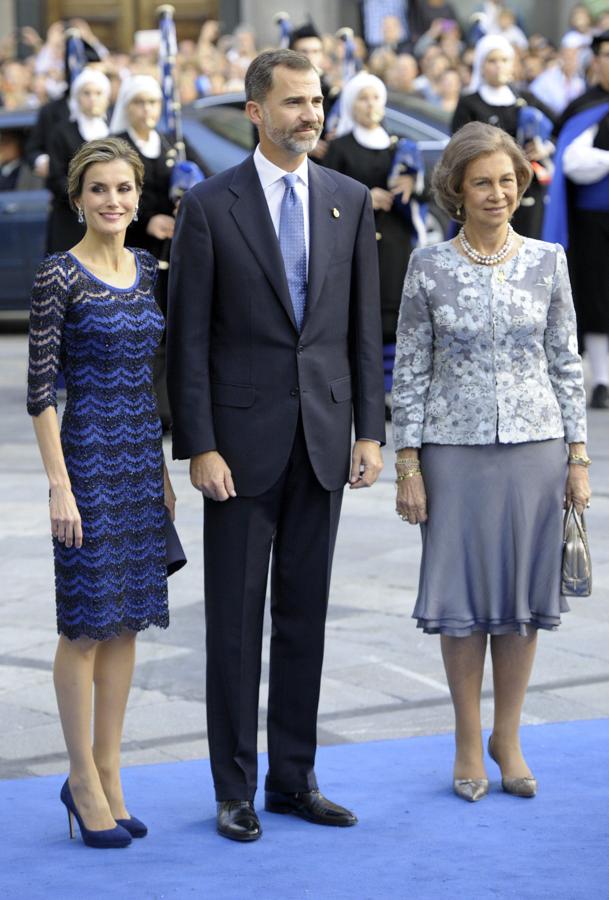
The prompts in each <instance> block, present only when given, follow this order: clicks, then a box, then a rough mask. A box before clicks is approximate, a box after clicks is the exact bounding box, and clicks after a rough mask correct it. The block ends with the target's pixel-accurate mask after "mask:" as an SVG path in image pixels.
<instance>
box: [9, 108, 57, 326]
mask: <svg viewBox="0 0 609 900" xmlns="http://www.w3.org/2000/svg"><path fill="white" fill-rule="evenodd" d="M35 121H36V110H30V109H27V110H14V111H11V112H5V111H2V112H0V132H5V131H22V132H25V133H27V132H28V131H29V130H30V129H31V128H32V126H33V125H34V123H35ZM37 182H38V184H37V185H36V183H37ZM32 185H34V186H36V187H37V189H32ZM49 204H50V194H49V192H48V191H47V190H45V189H44V188H43V187H42V182H41V181H39V180H38V179H35V178H34V176H32V177H30V178H29V179H28V181H27V184H26V185H25V186H24V188H23V189H19V182H18V187H17V189H16V190H13V191H0V317H5V316H6V314H7V313H12V312H14V311H15V310H27V309H28V308H29V301H30V291H31V289H32V282H33V280H34V274H35V272H36V269H37V268H38V264H39V262H40V260H41V259H42V257H43V256H44V251H45V246H46V229H47V218H48V214H49Z"/></svg>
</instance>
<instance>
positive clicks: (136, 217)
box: [131, 206, 139, 222]
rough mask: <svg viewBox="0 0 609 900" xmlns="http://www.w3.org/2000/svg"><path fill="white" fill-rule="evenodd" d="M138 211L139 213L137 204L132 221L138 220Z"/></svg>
mask: <svg viewBox="0 0 609 900" xmlns="http://www.w3.org/2000/svg"><path fill="white" fill-rule="evenodd" d="M137 213H138V207H137V206H136V207H135V212H134V213H133V218H132V219H131V221H132V222H137V220H138V219H139V216H138V214H137Z"/></svg>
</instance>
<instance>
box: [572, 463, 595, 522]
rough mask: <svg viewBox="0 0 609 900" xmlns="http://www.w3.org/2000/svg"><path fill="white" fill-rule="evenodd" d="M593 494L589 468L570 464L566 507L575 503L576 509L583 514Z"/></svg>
mask: <svg viewBox="0 0 609 900" xmlns="http://www.w3.org/2000/svg"><path fill="white" fill-rule="evenodd" d="M591 496H592V491H591V490H590V479H589V477H588V468H587V467H586V466H576V465H570V466H569V472H568V475H567V487H566V489H565V509H568V508H569V506H571V504H573V505H574V507H575V509H576V511H577V512H578V513H580V514H581V513H582V512H583V511H584V509H585V508H586V506H587V505H588V503H589V502H590V497H591Z"/></svg>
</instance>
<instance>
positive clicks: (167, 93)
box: [159, 6, 178, 142]
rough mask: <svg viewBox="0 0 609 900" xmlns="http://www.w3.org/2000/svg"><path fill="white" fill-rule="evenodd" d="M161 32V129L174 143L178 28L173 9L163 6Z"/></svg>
mask: <svg viewBox="0 0 609 900" xmlns="http://www.w3.org/2000/svg"><path fill="white" fill-rule="evenodd" d="M159 12H160V18H159V30H160V32H161V43H160V47H159V66H160V69H161V91H162V92H163V110H162V113H161V121H160V128H161V130H162V131H164V132H165V133H166V134H167V135H168V137H169V138H170V140H171V141H172V142H175V140H176V85H175V77H174V71H175V64H176V56H177V53H178V41H177V37H176V26H175V22H174V20H173V9H172V7H168V6H162V7H160V9H159Z"/></svg>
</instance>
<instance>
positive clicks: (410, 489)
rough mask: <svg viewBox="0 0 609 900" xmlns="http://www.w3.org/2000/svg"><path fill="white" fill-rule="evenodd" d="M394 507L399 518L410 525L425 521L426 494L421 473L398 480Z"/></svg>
mask: <svg viewBox="0 0 609 900" xmlns="http://www.w3.org/2000/svg"><path fill="white" fill-rule="evenodd" d="M395 508H396V511H397V513H398V515H399V516H400V518H401V519H402V520H403V521H404V522H408V523H409V524H410V525H418V524H420V523H421V522H426V521H427V494H426V493H425V484H424V482H423V476H422V475H420V474H417V475H413V476H412V478H405V479H404V480H403V481H398V483H397V496H396V501H395Z"/></svg>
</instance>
